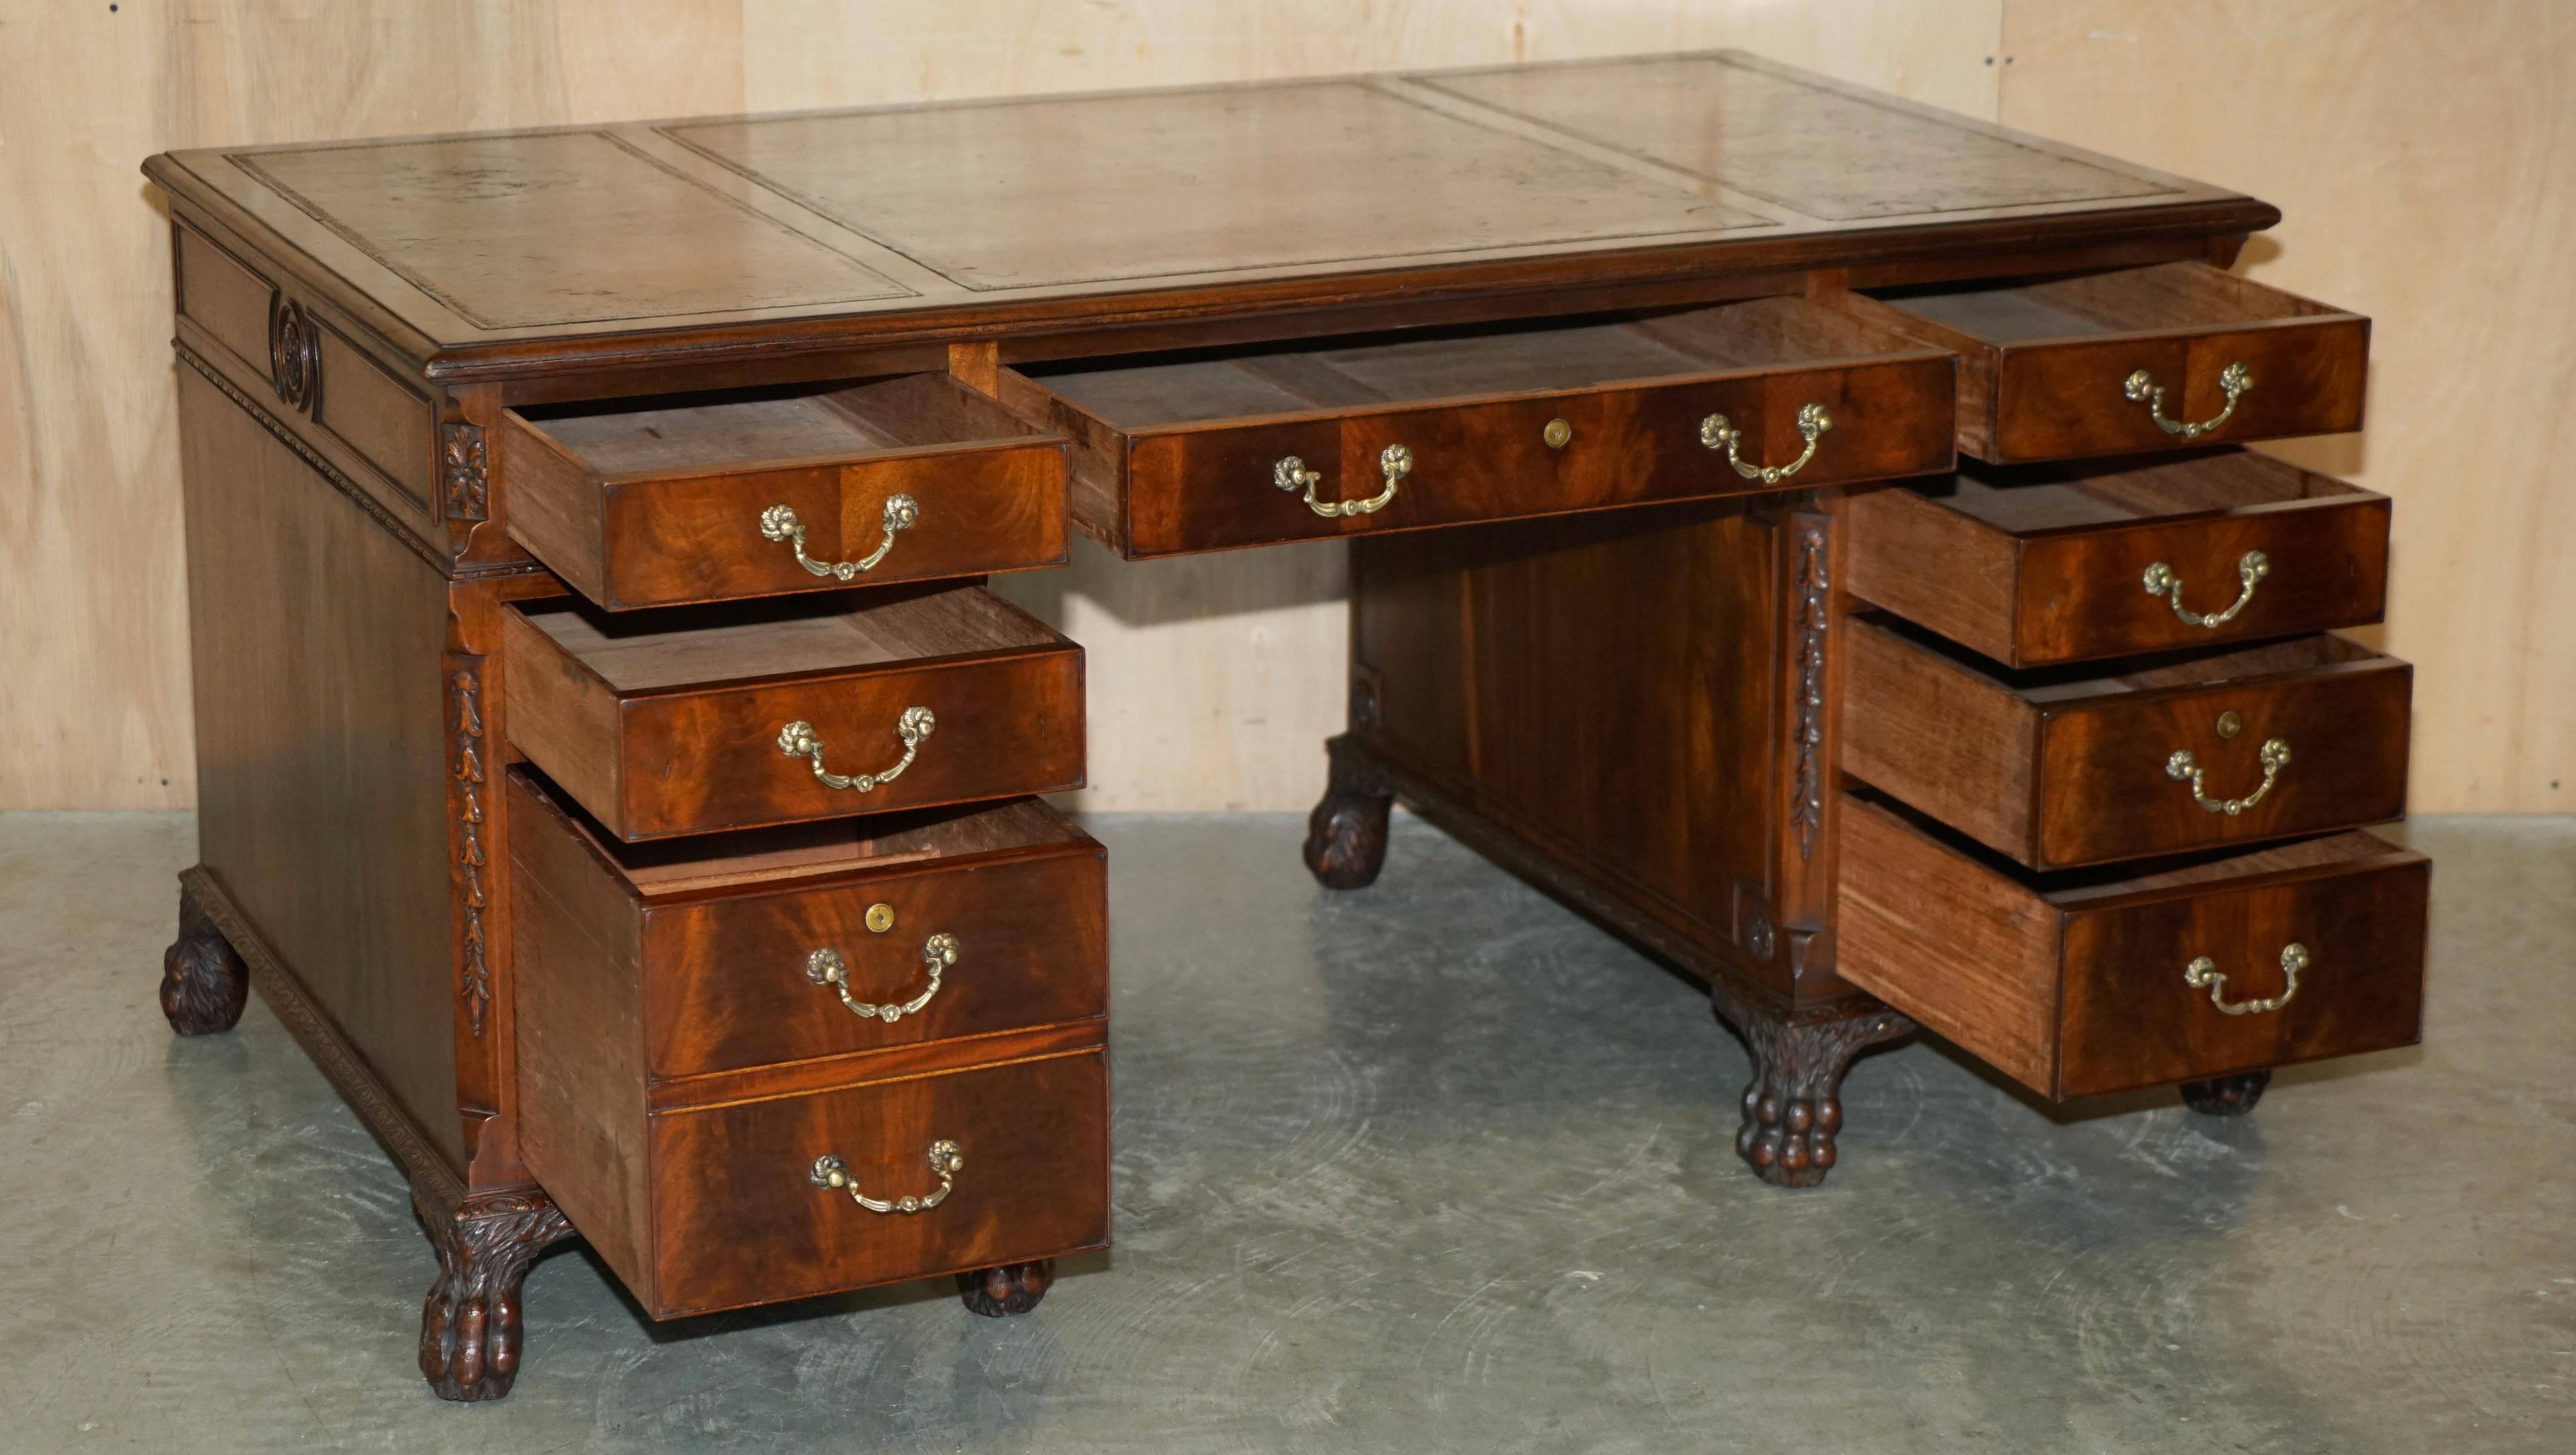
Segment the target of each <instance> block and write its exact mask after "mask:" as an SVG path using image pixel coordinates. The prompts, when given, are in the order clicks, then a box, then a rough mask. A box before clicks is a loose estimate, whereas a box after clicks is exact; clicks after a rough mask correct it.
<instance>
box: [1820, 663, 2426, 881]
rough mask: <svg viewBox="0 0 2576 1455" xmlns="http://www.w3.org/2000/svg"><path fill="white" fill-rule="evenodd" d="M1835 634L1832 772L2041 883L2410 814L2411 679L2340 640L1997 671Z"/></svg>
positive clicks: (2407, 670)
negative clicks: (1837, 767) (1839, 669)
mask: <svg viewBox="0 0 2576 1455" xmlns="http://www.w3.org/2000/svg"><path fill="white" fill-rule="evenodd" d="M1848 628H1849V629H1848V632H1847V634H1846V646H1845V652H1846V656H1845V665H1844V669H1843V670H1844V679H1843V680H1844V684H1845V688H1846V691H1847V693H1848V696H1849V700H1850V703H1851V706H1850V708H1849V709H1848V710H1847V711H1846V712H1845V713H1844V718H1843V741H1842V766H1843V769H1844V771H1845V772H1848V773H1850V774H1852V775H1853V776H1855V777H1857V778H1859V779H1861V780H1862V781H1864V782H1866V783H1869V784H1871V785H1872V786H1874V787H1878V788H1882V789H1885V790H1886V791H1887V792H1888V793H1889V794H1890V795H1892V796H1894V797H1896V798H1898V799H1901V800H1903V801H1904V802H1906V803H1908V804H1911V805H1912V806H1914V807H1916V808H1919V809H1921V810H1923V811H1924V812H1925V813H1928V814H1930V815H1932V816H1933V817H1934V818H1937V819H1939V820H1941V821H1942V822H1943V823H1946V824H1949V825H1950V826H1952V827H1953V828H1956V829H1959V830H1960V831H1961V832H1964V833H1966V834H1968V835H1970V836H1972V837H1974V838H1975V839H1977V840H1978V841H1979V842H1981V843H1984V844H1986V845H1989V846H1990V847H1992V848H1994V849H1996V850H1998V851H2000V852H2002V853H2004V854H2007V855H2009V856H2011V857H2012V858H2013V859H2014V860H2015V861H2017V862H2019V863H2022V864H2026V865H2029V866H2030V867H2032V868H2035V869H2055V868H2065V867H2069V866H2073V865H2081V864H2099V863H2105V862H2108V861H2111V860H2115V859H2135V858H2143V857H2145V856H2148V855H2151V854H2173V853H2181V852H2184V851H2186V850H2191V849H2202V848H2213V847H2217V846H2219V845H2223V844H2245V843H2253V842H2257V841H2259V840H2263V839H2277V838H2285V837H2288V836H2290V835H2292V834H2311V833H2317V832H2321V831H2323V830H2327V829H2339V828H2349V827H2352V826H2355V825H2359V824H2366V823H2382V822H2386V821H2387V820H2390V819H2394V818H2396V817H2398V816H2400V815H2401V814H2403V813H2404V812H2405V811H2406V748H2407V710H2408V706H2409V704H2410V701H2411V699H2412V695H2413V688H2414V669H2413V668H2412V667H2409V666H2408V665H2407V664H2405V663H2404V662H2401V661H2398V660H2397V659H2396V658H2394V657H2388V656H2383V655H2381V654H2379V653H2377V652H2374V651H2371V650H2370V649H2369V648H2367V647H2363V646H2360V645H2358V644H2356V643H2353V642H2348V641H2346V640H2344V639H2343V638H2341V637H2337V636H2312V637H2295V638H2292V639H2291V640H2289V641H2285V642H2274V643H2271V644H2269V645H2266V646H2259V647H2245V648H2240V649H2238V650H2236V651H2231V652H2219V653H2214V654H2212V653H2204V654H2201V655H2198V656H2192V657H2184V658H2179V659H2176V658H2159V659H2149V660H2143V661H2137V660H2133V661H2127V662H2119V663H2112V664H2106V666H2105V667H2103V668H2093V667H2085V668H2065V667H2060V668H2051V669H2046V670H2039V671H2025V672H2003V671H1989V670H1987V669H1986V667H1985V666H1984V664H1983V663H1981V662H1979V661H1978V660H1976V659H1975V658H1973V657H1970V656H1969V655H1968V654H1966V653H1964V652H1961V651H1959V650H1958V649H1957V648H1956V647H1953V646H1951V645H1949V644H1948V643H1946V642H1943V641H1940V640H1939V639H1937V638H1934V637H1930V636H1927V635H1925V634H1923V633H1921V632H1919V631H1917V630H1915V629H1913V628H1911V627H1908V626H1905V625H1903V624H1902V623H1898V622H1895V621H1891V620H1886V619H1872V618H1869V617H1853V618H1851V619H1850V620H1849V623H1848Z"/></svg>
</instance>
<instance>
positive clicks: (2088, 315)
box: [1872, 263, 2342, 345]
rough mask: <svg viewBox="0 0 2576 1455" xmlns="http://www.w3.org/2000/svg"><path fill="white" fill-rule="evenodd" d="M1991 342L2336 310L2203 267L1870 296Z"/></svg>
mask: <svg viewBox="0 0 2576 1455" xmlns="http://www.w3.org/2000/svg"><path fill="white" fill-rule="evenodd" d="M1872 296H1874V297H1877V298H1879V299H1880V300H1882V301H1884V302H1887V303H1890V304H1893V305H1894V306H1896V307H1898V308H1900V309H1903V310H1904V311H1905V312H1907V313H1911V314H1913V315H1915V316H1916V317H1918V318H1924V319H1929V320H1930V321H1932V322H1933V323H1936V324H1939V325H1940V326H1942V327H1943V328H1947V329H1951V330H1953V331H1955V332H1958V333H1962V334H1965V335H1967V336H1968V337H1970V338H1973V339H1978V340H1982V341H1983V342H1986V343H1989V344H1995V345H2012V344H2026V343H2037V342H2041V341H2043V340H2047V341H2054V340H2060V339H2083V338H2099V337H2106V336H2110V335H2118V334H2138V333H2154V332H2158V331H2161V330H2166V329H2207V328H2232V327H2238V326H2242V325H2245V324H2260V323H2270V322H2277V321H2282V320H2290V319H2304V318H2331V317H2336V316H2339V315H2340V314H2341V312H2342V310H2340V309H2336V308H2332V307H2329V306H2327V305H2325V304H2322V303H2314V302H2310V301H2309V300H2307V299H2305V298H2301V297H2299V296H2298V295H2296V294H2292V293H2284V292H2282V291H2281V290H2279V289H2278V288H2268V287H2265V286H2264V285H2263V284H2260V283H2257V282H2254V281H2253V280H2252V279H2249V278H2240V277H2238V276H2236V275H2235V274H2233V273H2227V272H2222V271H2220V270H2219V269H2217V268H2212V267H2209V266H2207V265H2205V264H2201V263H2163V264H2159V265H2157V266H2155V267H2152V268H2124V269H2120V270H2118V271H2115V272H2108V273H2086V274H2081V275H2078V276H2075V277H2065V278H2045V279H2037V280H2014V281H2005V282H1996V283H1976V284H1971V285H1964V286H1962V285H1955V284H1953V285H1944V286H1940V287H1934V288H1908V289H1895V290H1889V291H1885V292H1876V293H1873V295H1872Z"/></svg>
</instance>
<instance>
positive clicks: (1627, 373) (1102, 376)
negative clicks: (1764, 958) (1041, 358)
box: [1002, 298, 1955, 556]
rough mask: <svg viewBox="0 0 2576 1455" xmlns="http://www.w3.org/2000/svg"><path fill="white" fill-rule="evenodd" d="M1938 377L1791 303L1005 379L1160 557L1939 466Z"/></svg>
mask: <svg viewBox="0 0 2576 1455" xmlns="http://www.w3.org/2000/svg"><path fill="white" fill-rule="evenodd" d="M1954 373H1955V364H1954V363H1953V361H1952V359H1951V357H1950V356H1949V355H1948V354H1947V353H1946V352H1943V351H1941V350H1938V349H1930V348H1923V347H1919V346H1916V345H1914V344H1911V343H1908V342H1907V341H1906V340H1905V339H1904V338H1903V337H1901V336H1900V335H1898V334H1896V333H1894V332H1893V331H1890V330H1887V329H1884V328H1881V327H1878V326H1876V325H1873V324H1871V323H1869V322H1867V321H1864V320H1856V319H1853V318H1850V317H1847V316H1845V315H1842V314H1840V313H1836V312H1834V311H1832V310H1830V309H1826V308H1822V307H1819V306H1817V305H1815V304H1813V303H1809V302H1807V301H1805V300H1803V299H1796V298H1765V299H1756V300H1754V301H1751V302H1746V303H1732V304H1724V305H1720V306H1717V307H1712V308H1703V309H1698V310H1695V311H1691V312H1684V313H1675V314H1665V315H1659V316H1654V317H1647V318H1636V319H1628V320H1624V321H1619V322H1611V323H1585V324H1569V325H1559V326H1555V327H1531V328H1521V329H1513V330H1492V329H1487V330H1478V331H1473V332H1461V333H1452V334H1425V335H1416V336H1408V337H1405V338H1403V339H1400V340H1394V341H1389V340H1386V339H1363V340H1358V341H1354V342H1349V343H1346V344H1341V345H1327V346H1320V347H1310V348H1300V349H1269V350H1243V351H1232V352H1209V353H1196V354H1190V355H1185V356H1163V357H1154V358H1141V359H1122V360H1114V361H1092V362H1086V363H1079V364H1070V365H1052V366H1046V367H1042V368H1041V367H1033V368H1031V369H1029V370H1028V371H1027V372H1025V373H1018V372H1011V371H1005V372H1004V373H1003V375H1002V397H1003V399H1004V400H1005V402H1008V403H1010V404H1011V405H1012V406H1013V407H1014V408H1015V409H1017V410H1018V411H1019V412H1020V413H1021V414H1022V415H1023V416H1024V417H1026V418H1029V419H1031V420H1033V421H1036V422H1038V423H1040V424H1041V425H1042V426H1043V427H1045V428H1047V429H1050V430H1053V431H1056V432H1060V433H1063V434H1065V435H1067V436H1069V437H1070V438H1071V439H1072V441H1073V470H1074V490H1073V510H1074V514H1075V517H1076V519H1077V520H1078V521H1079V522H1080V523H1081V524H1082V525H1083V526H1084V528H1085V529H1087V530H1089V531H1091V532H1092V533H1093V534H1095V535H1097V536H1098V537H1099V538H1101V539H1102V540H1104V541H1107V542H1109V543H1110V544H1112V545H1115V546H1117V547H1118V548H1120V549H1122V550H1124V551H1125V552H1126V553H1127V554H1129V555H1131V556H1159V555H1167V554H1172V553H1175V552H1183V551H1203V550H1215V549H1221V548H1225V547H1230V546H1250V545H1261V544H1265V543H1269V542H1273V541H1289V540H1304V539H1311V538H1315V537H1325V536H1336V535H1346V534H1352V533H1358V532H1382V531H1390V530H1404V529H1409V528H1412V527H1417V526H1436V525H1458V524H1464V523H1468V522H1474V521H1492V520H1509V519H1515V518H1519V517H1524V516H1533V515H1551V514H1557V513H1561V512H1565V511H1575V510H1595V509H1601V508H1605V507H1611V506H1621V505H1636V504H1643V503H1646V502H1649V501H1658V500H1683V499H1691V498H1694V497H1700V496H1711V495H1733V494H1741V493H1744V492H1746V491H1751V490H1762V489H1781V488H1792V487H1803V486H1810V485H1829V484H1841V483H1847V482H1850V481H1855V480H1877V479H1887V478H1891V477H1895V476H1901V475H1918V474H1922V473H1925V472H1927V471H1932V470H1945V469H1948V468H1949V467H1950V465H1951V463H1952V461H1953V458H1954V456H1953V452H1952V449H1951V443H1950V420H1951V414H1952V402H1951V390H1952V379H1953V375H1954Z"/></svg>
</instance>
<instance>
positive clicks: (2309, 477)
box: [1844, 449, 2389, 667]
mask: <svg viewBox="0 0 2576 1455" xmlns="http://www.w3.org/2000/svg"><path fill="white" fill-rule="evenodd" d="M2388 517H2389V508H2388V500H2387V497H2385V496H2381V495H2374V494H2372V493H2371V492H2369V491H2367V490H2363V489H2360V488H2358V487H2356V486H2352V485H2347V484H2345V483H2344V482H2343V481H2341V480H2336V479H2333V478H2331V477H2329V476H2325V475H2319V474H2315V473H2312V472H2310V471H2307V470H2302V469H2299V468H2298V467H2297V466H2295V465H2290V464H2286V463H2284V462H2282V461H2279V460H2275V459H2272V458H2271V457H2269V456H2266V455H2258V454H2255V453H2253V452H2251V451H2247V450H2238V449H2222V450H2218V451H2216V452H2208V453H2195V454H2193V455H2191V456H2189V457H2187V458H2183V459H2148V460H2138V461H2128V462H2122V463H2117V464H2109V465H2100V466H2090V467H2081V468H2068V467H2064V466H2038V465H2035V466H2028V467H2025V468H2021V469H2011V470H1999V469H1994V468H1991V467H1971V468H1968V469H1964V470H1961V471H1960V472H1959V473H1958V474H1956V475H1954V476H1950V477H1947V478H1944V479H1941V480H1937V481H1930V482H1913V483H1910V484H1908V485H1907V486H1906V487H1905V488H1903V489H1897V490H1877V491H1871V492H1869V493H1867V494H1862V495H1855V496H1854V497H1853V498H1852V500H1851V503H1850V506H1849V507H1848V517H1847V518H1848V519H1849V521H1850V523H1851V557H1850V564H1849V567H1848V569H1847V572H1846V575H1845V578H1844V587H1845V589H1847V590H1848V591H1849V592H1850V593H1851V594H1852V595H1854V596H1857V597H1860V598H1861V599H1862V600H1864V601H1867V602H1870V603H1871V604H1873V605H1877V606H1882V607H1885V608H1887V609H1888V610H1890V611H1893V612H1895V613H1896V614H1897V615H1899V616H1902V617H1905V618H1906V619H1907V620H1909V621H1913V622H1916V623H1918V624H1920V625H1923V626H1926V627H1929V628H1931V629H1932V630H1934V631H1936V632H1939V633H1940V634H1941V635H1943V636H1945V637H1948V638H1949V639H1950V640H1952V641H1954V642H1957V643H1959V644H1960V645H1962V646H1965V647H1968V648H1971V649H1973V650H1975V651H1978V652H1981V653H1983V654H1985V655H1986V656H1988V657H1991V658H1993V659H1995V660H1996V661H1998V662H2001V663H2003V664H2004V665H2005V666H2008V667H2038V666H2046V665H2049V664H2052V663H2059V662H2078V661H2086V660H2090V659H2094V658H2099V657H2116V656H2125V655H2130V654H2133V653H2139V652H2156V651H2165V650H2169V649H2173V648H2182V647H2199V646H2206V645H2209V644H2211V643H2218V642H2242V641H2249V640H2255V639H2259V638H2263V637H2277V636H2287V635H2289V634H2291V633H2294V632H2307V631H2323V630H2327V629H2329V628H2333V627H2347V626H2362V625H2366V624H2368V623H2370V622H2375V621H2377V620H2379V619H2380V614H2381V612H2382V610H2383V608H2384V607H2385V605H2386V602H2387V596H2388ZM2256 551H2259V552H2261V553H2262V555H2263V557H2264V559H2265V562H2266V569H2265V571H2264V574H2263V575H2262V577H2261V579H2260V580H2259V581H2258V582H2256V584H2255V588H2254V591H2253V593H2252V595H2251V598H2250V599H2249V600H2247V601H2246V603H2245V605H2244V607H2243V608H2242V609H2241V610H2239V611H2238V612H2237V613H2236V615H2235V616H2233V617H2231V618H2230V619H2228V620H2227V621H2224V622H2220V623H2217V624H2214V625H2195V624H2193V623H2192V622H2187V621H2184V620H2183V619H2182V618H2181V617H2180V616H2178V615H2176V613H2175V611H2174V609H2173V601H2172V600H2171V598H2170V596H2166V595H2155V594H2151V593H2149V592H2148V591H2147V589H2146V584H2145V576H2146V572H2147V570H2148V568H2150V567H2151V566H2154V565H2157V564H2162V565H2164V566H2165V567H2167V568H2168V569H2169V570H2170V571H2171V573H2172V574H2173V575H2174V576H2175V577H2176V578H2178V579H2179V580H2180V581H2181V582H2182V605H2183V607H2184V608H2185V609H2186V610H2189V611H2191V612H2193V613H2194V614H2195V615H2197V616H2199V617H2202V618H2204V619H2206V618H2209V617H2214V616H2217V615H2219V614H2221V613H2223V612H2225V611H2226V610H2227V609H2228V607H2229V606H2230V605H2231V604H2233V603H2234V602H2235V600H2236V599H2237V597H2238V596H2239V595H2240V594H2241V593H2242V592H2243V590H2244V588H2243V584H2242V582H2243V575H2242V571H2241V565H2242V563H2243V562H2244V560H2245V558H2246V555H2247V554H2248V553H2249V552H2256Z"/></svg>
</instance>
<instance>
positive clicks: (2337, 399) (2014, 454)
mask: <svg viewBox="0 0 2576 1455" xmlns="http://www.w3.org/2000/svg"><path fill="white" fill-rule="evenodd" d="M2369 354H2370V325H2369V324H2368V323H2367V322H2366V321H2364V320H2361V319H2358V318H2331V319H2322V320H2314V321H2310V320H2299V321H2290V322H2281V323H2274V324H2266V325H2263V326H2260V327H2255V328H2243V329H2212V330H2208V331H2205V332H2204V331H2182V332H2177V333H2171V334H2160V335H2136V336H2124V337H2116V338H2110V339H2086V340H2070V341H2065V342H2055V343H2045V344H2029V345H2024V346H2020V347H2016V348H2012V349H2008V350H2006V351H2005V352H2004V355H2003V358H2002V361H2001V367H2000V368H1999V369H1998V370H1997V371H1996V375H1995V383H1994V400H1993V409H1994V439H1995V444H1994V449H1993V453H1992V455H1991V456H1990V458H1993V459H1995V460H1996V461H1998V462H2019V461H2028V460H2062V459H2072V458H2076V457H2079V456H2087V455H2113V454H2125V453H2129V452H2131V451H2139V450H2168V449H2182V448H2185V447H2189V446H2195V445H2210V444H2224V443H2232V442H2236V441H2242V440H2262V439H2277V438H2281V437H2283V436H2288V435H2306V434H2338V433H2342V432H2344V431H2346V430H2354V429H2359V428H2360V427H2361V403H2362V382H2363V377H2364V371H2365V367H2366V365H2367V362H2368V359H2369ZM2230 370H2239V371H2242V373H2243V374H2245V375H2246V376H2248V377H2250V380H2251V384H2250V387H2247V388H2245V389H2244V390H2243V392H2242V393H2240V394H2239V395H2237V397H2236V399H2235V402H2234V406H2233V408H2232V410H2231V409H2230V406H2229V400H2228V394H2227V390H2226V388H2225V383H2226V381H2227V379H2228V378H2229V377H2230V375H2229V371H2230ZM2141 373H2143V374H2144V375H2146V376H2147V379H2148V381H2149V382H2150V384H2151V385H2152V386H2153V388H2161V389H2162V390H2164V393H2163V395H2162V396H2161V399H2159V398H2158V397H2157V396H2155V395H2154V394H2153V393H2152V390H2146V391H2141V390H2138V389H2134V388H2132V386H2131V384H2130V379H2131V377H2132V376H2133V375H2137V374H2141ZM2222 414H2224V415H2225V418H2224V420H2223V422H2219V423H2217V424H2216V425H2215V427H2213V428H2205V429H2200V430H2199V431H2198V432H2196V433H2191V434H2185V433H2183V432H2180V431H2177V430H2172V429H2168V428H2165V427H2164V426H2163V425H2160V424H2159V423H2158V422H2157V421H2158V417H2159V416H2162V417H2163V418H2164V419H2165V420H2166V421H2168V422H2170V423H2178V424H2186V425H2192V426H2208V425H2210V424H2211V422H2212V421H2216V420H2219V418H2220V416H2221V415H2222Z"/></svg>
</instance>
